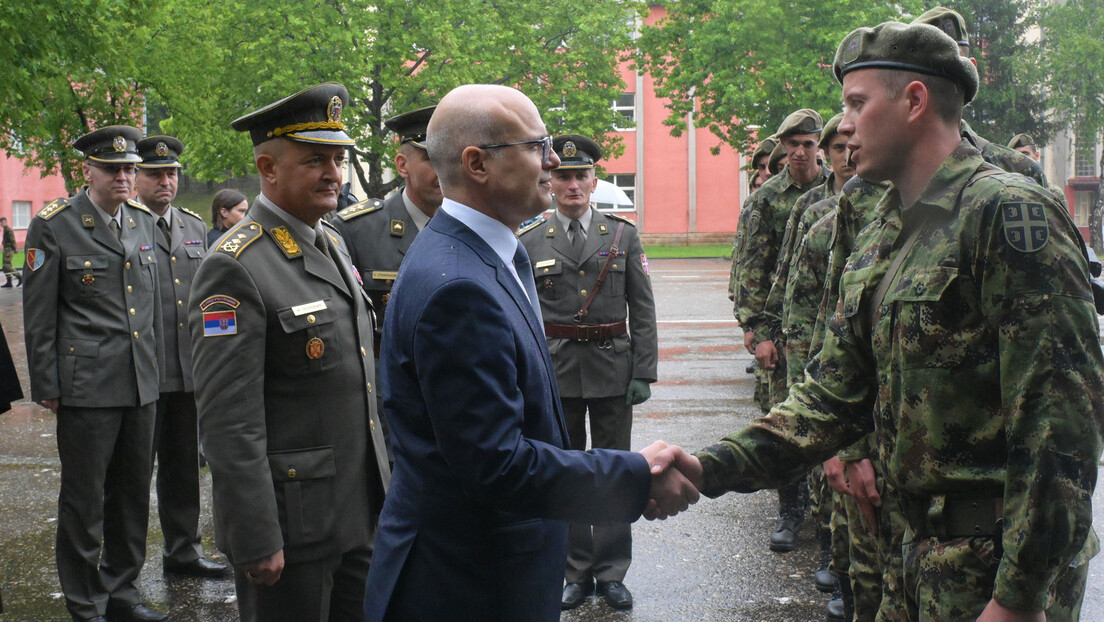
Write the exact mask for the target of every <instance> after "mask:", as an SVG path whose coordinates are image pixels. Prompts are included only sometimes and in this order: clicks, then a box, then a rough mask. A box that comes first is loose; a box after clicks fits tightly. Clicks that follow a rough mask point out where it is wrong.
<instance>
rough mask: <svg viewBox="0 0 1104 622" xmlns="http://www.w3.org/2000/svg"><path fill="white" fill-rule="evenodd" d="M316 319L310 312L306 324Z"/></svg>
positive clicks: (312, 322)
mask: <svg viewBox="0 0 1104 622" xmlns="http://www.w3.org/2000/svg"><path fill="white" fill-rule="evenodd" d="M317 321H318V320H316V319H315V317H314V314H313V313H311V314H310V315H308V316H307V324H314V323H315V322H317Z"/></svg>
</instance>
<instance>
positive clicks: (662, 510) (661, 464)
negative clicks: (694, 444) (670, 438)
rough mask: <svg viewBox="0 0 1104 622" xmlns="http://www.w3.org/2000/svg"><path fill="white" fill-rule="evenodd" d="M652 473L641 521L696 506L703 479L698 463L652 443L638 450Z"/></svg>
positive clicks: (681, 452) (680, 451) (673, 448)
mask: <svg viewBox="0 0 1104 622" xmlns="http://www.w3.org/2000/svg"><path fill="white" fill-rule="evenodd" d="M640 453H641V455H643V456H644V458H646V459H647V460H648V466H650V467H651V469H652V489H651V493H650V498H649V500H648V505H647V507H646V508H644V518H646V519H648V520H655V519H657V518H658V519H660V520H663V519H665V518H667V517H669V516H674V515H675V514H678V513H679V512H682V511H683V510H685V509H686V508H688V507H690V505H691V504H694V503H697V502H698V499H699V498H700V497H701V494H700V493H699V492H698V489H700V488H701V487H702V484H703V483H704V482H703V475H702V465H701V462H700V461H699V460H698V459H697V458H696V457H695V456H693V455H691V454H688V453H686V451H685V450H683V449H682V448H681V447H678V446H677V445H668V444H667V443H664V442H663V441H656V442H654V443H652V444H651V445H648V446H647V447H645V448H644V449H643V450H641V452H640Z"/></svg>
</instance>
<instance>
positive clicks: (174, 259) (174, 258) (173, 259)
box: [172, 257, 180, 283]
mask: <svg viewBox="0 0 1104 622" xmlns="http://www.w3.org/2000/svg"><path fill="white" fill-rule="evenodd" d="M172 262H173V263H176V257H173V258H172ZM177 283H180V281H177Z"/></svg>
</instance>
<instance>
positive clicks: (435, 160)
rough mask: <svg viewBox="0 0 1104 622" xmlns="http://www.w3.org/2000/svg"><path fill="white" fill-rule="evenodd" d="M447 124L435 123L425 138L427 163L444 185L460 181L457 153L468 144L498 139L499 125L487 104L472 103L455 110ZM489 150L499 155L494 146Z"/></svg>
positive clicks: (494, 141) (469, 145)
mask: <svg viewBox="0 0 1104 622" xmlns="http://www.w3.org/2000/svg"><path fill="white" fill-rule="evenodd" d="M451 121H453V122H450V123H448V124H447V125H445V124H442V125H436V124H435V125H434V127H433V131H432V132H431V133H430V134H429V135H428V136H427V138H426V151H427V152H428V153H429V163H430V164H432V165H433V169H434V170H435V171H437V177H438V179H440V180H441V182H442V183H443V184H445V185H452V184H458V183H459V182H460V155H461V154H462V153H463V152H464V149H466V148H468V147H473V146H474V147H478V146H479V145H487V144H493V143H497V142H501V136H502V135H503V132H502V128H501V127H499V126H498V125H497V124H496V119H495V116H494V115H493V114H491V111H490V110H489V109H487V107H484V106H479V105H478V104H475V105H473V106H471V107H469V108H467V109H464V110H462V111H460V110H458V111H456V112H455V113H454V115H453V117H452V119H451ZM488 153H490V154H491V157H494V158H497V157H500V154H499V153H497V152H496V151H495V150H491V151H489V152H488Z"/></svg>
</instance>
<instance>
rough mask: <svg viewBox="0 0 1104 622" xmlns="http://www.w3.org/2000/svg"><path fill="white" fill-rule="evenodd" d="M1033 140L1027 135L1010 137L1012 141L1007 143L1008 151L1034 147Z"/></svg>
mask: <svg viewBox="0 0 1104 622" xmlns="http://www.w3.org/2000/svg"><path fill="white" fill-rule="evenodd" d="M1034 146H1035V139H1034V138H1032V137H1031V136H1030V135H1028V134H1016V135H1015V136H1013V137H1012V140H1010V141H1008V148H1009V149H1019V148H1020V147H1034Z"/></svg>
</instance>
